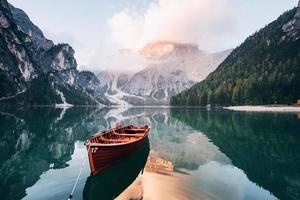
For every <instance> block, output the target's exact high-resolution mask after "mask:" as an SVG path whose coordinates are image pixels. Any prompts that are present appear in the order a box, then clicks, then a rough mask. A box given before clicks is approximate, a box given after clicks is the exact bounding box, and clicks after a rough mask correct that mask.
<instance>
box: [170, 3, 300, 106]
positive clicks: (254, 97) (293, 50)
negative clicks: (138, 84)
mask: <svg viewBox="0 0 300 200" xmlns="http://www.w3.org/2000/svg"><path fill="white" fill-rule="evenodd" d="M299 38H300V8H299V6H298V7H297V8H294V9H292V10H290V11H288V12H285V13H284V14H283V15H281V16H280V17H279V18H278V19H277V20H275V21H274V22H272V23H270V24H269V25H267V26H266V27H265V28H263V29H261V30H260V31H258V32H256V33H255V34H254V35H252V36H250V37H249V38H247V39H246V40H245V41H244V42H243V43H242V44H241V45H240V46H239V47H238V48H236V49H234V50H233V51H232V53H231V54H230V55H229V56H228V57H227V58H226V59H225V61H224V62H223V63H222V64H221V65H220V66H219V67H218V68H217V70H216V71H215V72H213V73H211V74H210V75H209V76H208V77H207V78H206V79H205V80H204V81H202V82H200V83H197V84H196V85H194V86H193V87H192V88H190V89H189V90H186V91H183V92H182V93H180V94H179V95H177V96H174V97H173V98H172V99H171V101H170V103H171V105H174V106H175V105H178V106H179V105H180V106H197V105H207V104H212V105H243V104H276V103H285V104H286V103H287V104H289V103H293V102H295V101H296V100H297V99H299V98H300V90H299V85H300V40H299Z"/></svg>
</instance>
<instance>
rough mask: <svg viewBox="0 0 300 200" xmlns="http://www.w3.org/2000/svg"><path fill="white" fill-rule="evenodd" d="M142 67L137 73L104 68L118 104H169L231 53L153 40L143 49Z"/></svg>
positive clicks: (110, 94) (103, 75) (110, 95)
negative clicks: (175, 96) (173, 97)
mask: <svg viewBox="0 0 300 200" xmlns="http://www.w3.org/2000/svg"><path fill="white" fill-rule="evenodd" d="M138 53H139V55H140V56H141V57H142V58H143V61H144V62H143V63H141V65H142V66H143V69H142V70H139V71H137V72H134V73H130V72H111V71H103V72H100V73H99V74H98V78H99V79H100V80H106V81H105V83H103V84H104V85H106V88H107V89H108V90H107V92H106V95H107V97H108V98H110V99H111V100H112V101H113V102H116V103H118V104H124V103H125V104H128V103H129V104H132V105H167V104H168V103H169V99H170V97H171V96H173V95H176V94H178V93H179V92H181V91H183V90H185V89H188V88H190V87H191V86H192V85H193V84H194V83H195V82H197V81H201V80H203V79H204V78H205V77H206V76H207V75H208V74H209V73H211V72H212V71H213V70H214V69H215V68H216V67H217V66H218V65H219V64H220V63H221V62H222V61H223V60H224V59H225V58H226V56H227V55H228V54H229V53H230V50H227V51H223V52H218V53H214V54H210V53H207V52H205V51H201V50H199V48H198V46H197V45H194V44H180V43H174V42H153V43H149V44H147V45H146V46H145V47H144V48H142V49H141V50H140V51H139V52H138Z"/></svg>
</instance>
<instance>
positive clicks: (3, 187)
mask: <svg viewBox="0 0 300 200" xmlns="http://www.w3.org/2000/svg"><path fill="white" fill-rule="evenodd" d="M299 118H300V115H299V114H298V115H297V113H246V112H234V111H225V110H222V109H212V110H206V109H200V108H190V109H183V108H129V109H121V108H75V107H74V108H69V109H60V108H57V109H54V108H32V109H30V110H17V111H12V110H9V111H1V112H0V196H1V199H5V200H6V199H22V198H23V199H38V200H40V199H54V200H60V199H68V197H69V194H70V192H71V190H72V187H73V185H74V183H75V181H76V178H77V175H78V173H79V171H80V168H81V167H82V166H83V170H82V174H81V176H80V178H79V181H78V184H77V186H76V188H75V191H74V194H73V198H72V199H101V200H106V199H114V198H117V199H146V200H148V199H149V200H152V199H155V200H157V199H168V200H173V199H174V200H176V199H178V200H182V199H192V200H195V199H228V200H234V199H237V200H238V199H284V200H289V199H300V119H299ZM120 123H122V124H124V125H127V124H139V125H143V124H150V125H151V133H150V135H149V143H146V144H145V145H144V146H143V147H141V148H140V149H139V150H138V151H137V152H135V153H133V154H132V155H131V156H129V157H127V158H125V159H124V160H123V161H121V162H119V163H117V164H116V165H115V166H113V167H111V168H109V169H108V170H106V171H104V172H102V173H100V174H99V175H98V176H95V177H90V169H89V164H88V161H87V159H86V157H87V150H86V148H85V146H84V144H83V143H84V141H85V140H86V139H88V138H89V137H90V136H91V135H93V134H94V133H97V132H101V131H103V130H105V129H108V128H110V127H113V126H115V125H116V124H120ZM144 166H145V167H144ZM142 171H143V173H141V172H142Z"/></svg>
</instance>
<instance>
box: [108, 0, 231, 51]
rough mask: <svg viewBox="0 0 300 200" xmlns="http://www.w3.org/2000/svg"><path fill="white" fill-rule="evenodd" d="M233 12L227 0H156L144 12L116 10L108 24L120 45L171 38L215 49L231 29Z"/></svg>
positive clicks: (140, 43) (142, 43)
mask: <svg viewBox="0 0 300 200" xmlns="http://www.w3.org/2000/svg"><path fill="white" fill-rule="evenodd" d="M232 13H233V12H232V11H231V9H230V6H229V3H228V0H158V1H155V2H154V3H151V4H150V5H149V7H148V8H147V9H146V11H145V12H143V14H137V13H136V12H134V11H132V10H131V11H130V10H129V11H128V10H124V11H121V12H118V13H115V14H114V15H113V16H111V17H110V18H109V19H108V26H109V29H110V31H111V34H112V37H113V39H114V40H115V41H116V42H118V44H119V45H120V47H126V48H140V47H141V46H142V45H144V44H145V43H147V42H151V41H173V42H181V43H198V44H199V46H200V48H204V49H217V48H220V45H219V43H220V42H221V41H220V40H221V39H222V38H224V34H225V35H226V34H227V35H230V34H231V33H232V32H231V30H232V28H233V26H232V24H233V18H234V16H233V14H232Z"/></svg>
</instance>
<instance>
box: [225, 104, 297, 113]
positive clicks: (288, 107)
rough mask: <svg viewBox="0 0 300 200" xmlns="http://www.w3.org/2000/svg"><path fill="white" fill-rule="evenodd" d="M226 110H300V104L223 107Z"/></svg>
mask: <svg viewBox="0 0 300 200" xmlns="http://www.w3.org/2000/svg"><path fill="white" fill-rule="evenodd" d="M223 109H226V110H232V111H244V112H296V113H297V112H300V106H284V105H278V106H275V105H260V106H251V105H245V106H228V107H223Z"/></svg>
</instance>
